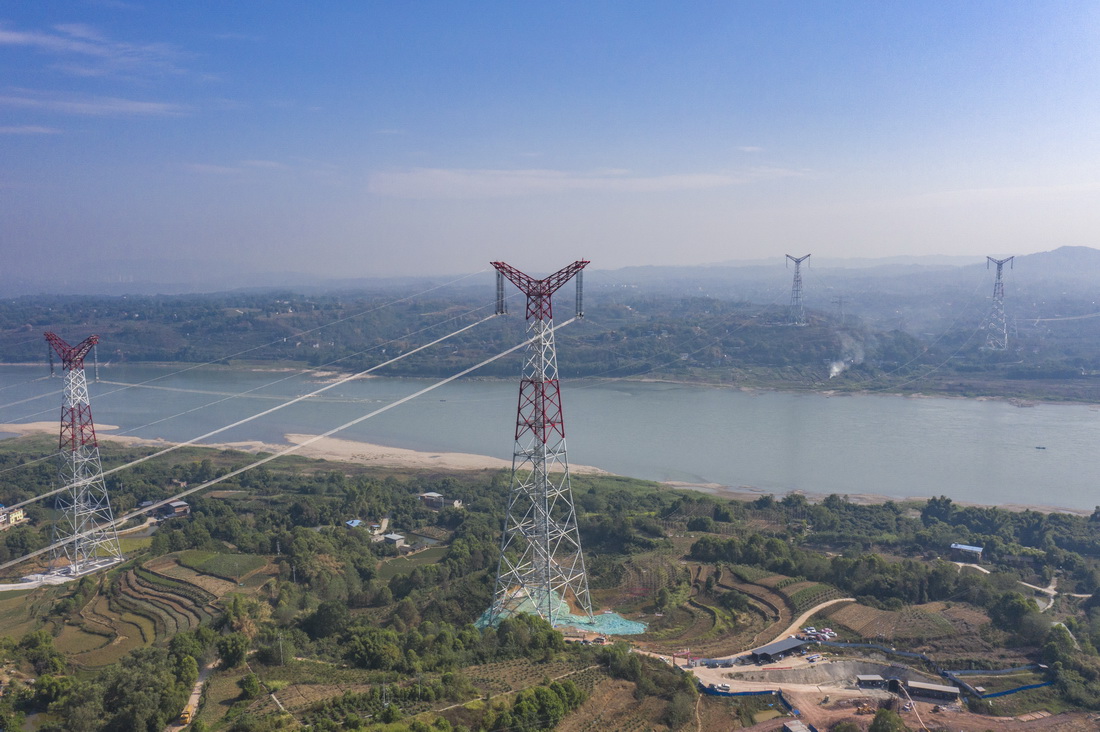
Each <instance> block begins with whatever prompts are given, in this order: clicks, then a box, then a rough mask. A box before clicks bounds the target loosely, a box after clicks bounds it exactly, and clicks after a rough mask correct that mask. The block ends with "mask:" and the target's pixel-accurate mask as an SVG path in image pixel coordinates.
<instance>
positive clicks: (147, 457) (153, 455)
mask: <svg viewBox="0 0 1100 732" xmlns="http://www.w3.org/2000/svg"><path fill="white" fill-rule="evenodd" d="M494 317H496V316H495V315H489V316H487V317H485V318H482V319H481V320H479V321H477V322H476V323H471V324H470V325H467V326H465V327H463V328H460V329H458V330H456V331H454V332H453V333H449V334H447V335H445V336H443V337H441V338H437V339H436V340H434V341H431V342H430V343H426V344H424V345H422V346H418V347H416V348H414V349H413V350H411V351H407V352H405V353H403V354H401V355H400V356H395V357H394V358H392V359H390V360H389V361H386V362H385V363H380V364H378V365H376V366H371V367H370V368H369V369H366V370H364V371H360V372H358V373H355V374H351V375H350V376H345V377H344V378H342V379H339V380H337V381H334V382H333V383H331V384H326V385H325V386H322V387H321V388H320V389H316V390H315V391H312V392H310V393H308V394H302V395H300V396H297V397H295V398H293V399H290V400H288V401H286V402H283V403H282V404H278V405H276V406H274V407H271V408H270V409H265V410H264V411H262V412H258V413H257V414H253V415H252V416H250V417H245V418H244V419H241V420H237V421H236V422H233V423H232V424H228V425H226V426H224V427H219V428H218V429H216V430H212V431H210V432H207V433H206V434H203V435H199V436H198V437H193V438H191V439H190V440H187V441H185V442H180V443H176V444H173V445H169V446H168V447H166V448H164V449H163V450H158V451H157V452H154V453H151V454H149V455H145V456H144V457H140V458H137V459H136V460H131V461H130V462H128V463H126V464H124V465H119V466H117V467H114V468H111V469H110V470H106V471H103V476H108V475H113V474H114V473H118V472H121V471H123V470H126V469H128V468H132V467H134V466H135V465H140V464H141V463H144V462H146V461H147V460H152V459H153V458H157V457H161V456H162V455H167V454H168V453H170V452H173V451H175V450H179V449H180V448H183V447H187V446H188V445H193V444H195V443H196V442H198V441H200V440H205V439H207V438H210V437H213V436H214V435H217V434H220V433H222V432H225V431H226V430H229V429H233V428H234V427H240V426H241V425H243V424H247V423H249V422H251V421H253V420H255V419H259V418H260V417H266V416H267V415H269V414H272V413H273V412H277V411H279V410H280V409H283V408H285V407H289V406H291V405H292V404H297V403H298V402H301V401H304V400H306V399H309V398H311V397H313V396H315V395H316V394H321V393H323V392H326V391H328V390H329V389H333V388H335V387H337V386H341V385H343V384H346V383H347V382H349V381H353V380H355V379H359V378H362V377H363V376H366V375H367V374H370V373H371V372H374V371H377V370H378V369H380V368H383V367H385V366H389V365H390V364H393V363H396V362H397V361H400V360H401V359H403V358H407V357H408V356H411V355H413V354H414V353H419V352H420V351H423V350H424V349H426V348H430V347H431V346H434V345H436V344H438V343H442V342H443V341H445V340H447V339H448V338H452V337H454V336H456V335H458V334H460V333H464V332H465V331H467V330H470V329H471V328H474V327H475V326H478V325H481V324H482V323H484V322H486V321H487V320H491V319H493V318H494ZM64 490H68V486H65V487H62V488H58V489H56V490H53V491H49V492H46V493H43V494H41V495H39V496H36V497H34V498H28V499H27V500H25V501H21V502H19V503H16V504H13V505H11V506H9V510H11V509H15V508H19V507H20V506H25V505H27V504H29V503H34V502H36V501H39V500H41V499H43V498H48V497H50V496H52V495H55V494H57V493H61V492H62V491H64Z"/></svg>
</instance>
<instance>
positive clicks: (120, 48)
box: [0, 23, 183, 76]
mask: <svg viewBox="0 0 1100 732" xmlns="http://www.w3.org/2000/svg"><path fill="white" fill-rule="evenodd" d="M0 46H21V47H24V48H31V49H34V50H36V51H38V52H40V53H45V54H49V55H52V56H56V57H58V58H59V59H61V60H60V61H59V62H58V63H57V64H56V65H55V66H54V68H56V69H58V70H60V71H63V72H65V73H68V74H73V75H76V76H115V75H138V76H146V75H149V74H151V73H182V70H181V69H180V68H179V67H178V66H177V63H178V62H179V61H180V60H181V59H182V57H183V54H182V53H181V52H180V51H179V50H178V49H177V48H176V47H175V46H172V45H169V44H166V43H127V42H124V41H113V40H111V39H109V38H107V37H106V36H104V35H103V34H102V33H100V32H99V31H98V30H96V29H95V28H93V27H92V26H89V25H84V24H82V23H67V24H61V25H55V26H54V27H53V29H52V32H43V31H21V30H11V29H9V28H5V27H3V26H0ZM74 57H76V58H80V59H84V61H83V62H80V63H74V62H73V61H72V60H71V59H72V58H74Z"/></svg>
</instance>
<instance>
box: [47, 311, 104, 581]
mask: <svg viewBox="0 0 1100 732" xmlns="http://www.w3.org/2000/svg"><path fill="white" fill-rule="evenodd" d="M46 341H47V342H48V343H49V344H50V346H51V347H52V348H53V350H54V351H56V352H57V355H58V356H59V357H60V358H61V367H62V369H63V370H64V371H65V389H64V400H63V402H62V405H61V436H60V438H59V440H58V448H59V450H60V452H61V458H60V462H61V468H60V471H59V476H58V478H59V482H60V484H61V485H60V487H61V488H65V489H66V490H64V491H62V492H61V493H60V494H58V496H59V498H58V506H59V507H60V508H61V509H62V515H61V518H60V519H58V522H57V523H56V524H55V525H54V532H53V543H58V542H65V543H64V544H62V545H61V546H60V547H58V548H56V549H54V550H53V554H52V556H51V559H52V560H53V561H52V562H51V564H52V565H54V566H55V567H56V563H57V560H59V559H61V558H62V557H64V558H65V559H66V560H67V561H68V567H67V568H65V569H60V568H58V571H62V572H64V573H66V574H72V575H80V574H86V573H87V572H90V571H92V570H95V569H98V568H100V567H106V566H109V565H111V564H115V563H116V562H120V561H122V549H121V548H120V546H119V543H118V534H117V533H116V532H115V530H114V528H112V527H111V526H110V524H111V522H112V521H113V520H114V516H113V515H112V514H111V504H110V502H109V501H108V499H107V485H106V483H104V481H103V465H102V463H100V460H99V444H98V443H97V442H96V437H95V424H94V423H93V422H92V405H91V401H90V400H89V398H88V382H87V379H86V378H85V376H84V357H85V356H87V355H88V351H90V350H92V348H93V347H94V346H95V344H96V343H98V342H99V336H94V335H93V336H89V337H88V338H85V339H84V340H83V341H81V342H80V343H79V344H77V345H75V346H70V345H69V344H68V343H66V342H65V341H63V340H61V338H59V337H58V336H56V335H55V334H53V333H46Z"/></svg>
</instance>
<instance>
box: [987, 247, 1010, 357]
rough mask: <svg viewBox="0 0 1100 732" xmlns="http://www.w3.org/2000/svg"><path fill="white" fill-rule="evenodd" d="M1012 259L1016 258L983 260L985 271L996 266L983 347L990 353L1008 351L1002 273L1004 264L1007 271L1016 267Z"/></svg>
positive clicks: (988, 258) (989, 258)
mask: <svg viewBox="0 0 1100 732" xmlns="http://www.w3.org/2000/svg"><path fill="white" fill-rule="evenodd" d="M1014 259H1016V257H1009V258H1008V259H994V258H993V257H986V258H985V260H986V261H985V268H986V269H989V265H990V264H995V265H997V279H996V281H995V282H994V283H993V309H992V311H991V312H990V313H989V326H988V327H989V335H988V336H987V337H986V340H985V347H986V348H988V349H989V350H991V351H1004V350H1007V349H1008V322H1007V321H1006V320H1005V283H1004V279H1003V277H1002V272H1003V270H1004V266H1005V265H1006V264H1007V265H1009V269H1012V268H1014V267H1015V266H1016V265H1015V264H1013V263H1012V260H1014Z"/></svg>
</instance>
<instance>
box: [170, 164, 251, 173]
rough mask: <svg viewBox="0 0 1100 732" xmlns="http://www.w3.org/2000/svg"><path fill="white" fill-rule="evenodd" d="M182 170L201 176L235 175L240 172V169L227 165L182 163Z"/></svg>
mask: <svg viewBox="0 0 1100 732" xmlns="http://www.w3.org/2000/svg"><path fill="white" fill-rule="evenodd" d="M183 169H184V170H186V171H188V172H190V173H199V174H201V175H237V174H239V173H241V172H242V171H241V169H240V168H234V167H232V166H229V165H210V164H208V163H184V165H183Z"/></svg>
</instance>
